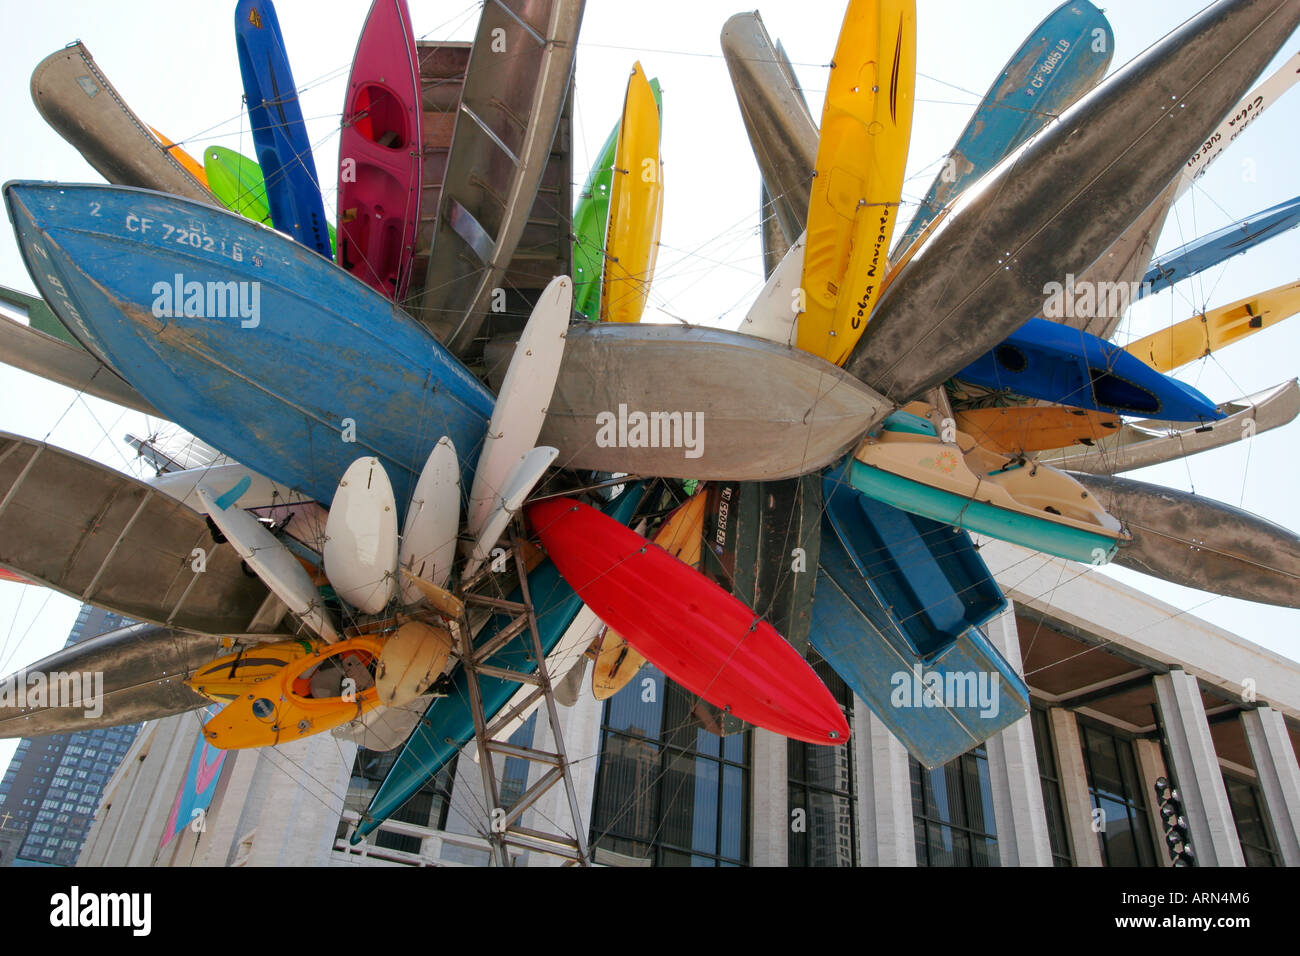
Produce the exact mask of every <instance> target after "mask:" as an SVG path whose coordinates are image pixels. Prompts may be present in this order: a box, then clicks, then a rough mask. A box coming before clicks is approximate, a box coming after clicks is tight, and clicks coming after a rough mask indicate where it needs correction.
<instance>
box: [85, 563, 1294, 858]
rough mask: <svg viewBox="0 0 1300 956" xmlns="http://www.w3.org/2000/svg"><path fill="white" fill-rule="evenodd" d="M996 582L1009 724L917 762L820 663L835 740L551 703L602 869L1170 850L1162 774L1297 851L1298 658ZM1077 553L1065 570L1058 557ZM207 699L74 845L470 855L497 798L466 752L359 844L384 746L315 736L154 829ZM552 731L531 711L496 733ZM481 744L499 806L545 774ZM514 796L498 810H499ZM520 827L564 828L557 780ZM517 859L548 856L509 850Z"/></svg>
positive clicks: (1038, 582)
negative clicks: (358, 828)
mask: <svg viewBox="0 0 1300 956" xmlns="http://www.w3.org/2000/svg"><path fill="white" fill-rule="evenodd" d="M981 553H982V554H983V556H984V558H985V560H986V561H987V562H988V564H989V566H990V568H991V569H992V570H993V571H994V573H995V575H996V576H997V577H998V579H999V582H1000V583H1001V584H1002V586H1003V589H1004V591H1005V592H1006V594H1007V596H1008V598H1009V599H1010V606H1009V608H1008V610H1007V611H1006V612H1005V613H1004V614H1002V615H1001V616H1000V617H998V618H996V619H995V620H994V621H992V622H990V624H989V626H988V632H989V636H990V637H991V638H992V640H993V641H994V643H995V644H996V645H997V646H998V648H999V649H1000V650H1001V652H1002V653H1003V654H1004V656H1005V657H1006V658H1007V659H1008V661H1009V662H1010V663H1011V664H1012V665H1013V666H1014V667H1015V669H1016V670H1017V671H1018V672H1020V673H1021V674H1022V675H1023V676H1024V677H1025V679H1026V681H1027V683H1028V685H1029V687H1030V690H1031V701H1032V709H1031V712H1030V713H1029V714H1028V715H1027V716H1026V717H1025V718H1023V719H1022V720H1020V721H1018V722H1016V723H1015V724H1013V725H1011V726H1010V727H1008V728H1007V729H1006V730H1004V731H1003V732H1002V733H999V734H997V735H996V736H994V737H992V738H990V739H989V740H987V741H986V742H985V743H984V744H982V745H981V746H979V747H976V748H974V749H972V750H971V751H969V752H968V753H965V754H963V755H962V756H961V757H959V758H957V759H956V760H953V761H951V762H950V763H948V764H947V765H945V766H942V767H937V768H931V769H927V768H924V767H922V766H921V765H920V764H919V763H917V761H916V760H915V759H913V758H912V757H911V756H909V754H908V752H907V750H906V749H905V748H904V747H903V745H902V744H901V743H899V741H898V740H897V739H896V738H895V737H894V736H893V735H892V734H891V733H890V732H889V730H888V728H887V727H886V725H885V723H884V722H883V721H882V720H881V719H880V718H879V717H877V716H876V715H875V714H873V713H872V712H871V711H870V710H868V709H867V708H866V706H865V705H864V704H863V703H862V702H861V701H860V700H857V699H856V698H855V697H854V695H853V694H852V693H851V692H850V691H849V690H848V689H847V688H845V687H844V686H843V684H842V683H841V682H840V681H839V680H838V678H836V677H835V675H834V674H833V673H832V672H830V671H829V670H828V669H827V668H826V667H825V665H822V664H820V663H818V662H816V661H814V665H815V666H816V667H817V668H818V670H819V673H821V674H822V676H823V678H824V679H826V681H827V684H828V686H829V687H830V688H831V690H832V692H834V693H835V694H836V695H837V697H838V699H839V700H840V701H841V703H842V706H844V708H845V710H846V713H847V714H848V716H849V719H850V724H851V727H852V738H851V740H850V742H849V744H848V745H847V746H845V747H817V746H812V745H805V744H800V743H795V742H792V741H788V740H786V739H785V738H782V737H779V736H777V735H775V734H772V733H769V732H767V731H763V730H758V729H745V730H743V731H742V732H741V733H737V734H730V735H727V736H719V734H718V733H716V732H715V731H717V730H718V729H720V728H719V727H718V725H717V723H716V721H715V715H713V714H711V712H710V710H709V709H708V708H701V707H698V706H696V704H697V702H696V701H695V699H694V698H692V697H691V696H690V695H689V694H688V693H687V692H685V691H684V690H682V689H681V688H679V687H676V686H674V685H673V684H672V683H671V682H668V681H666V680H665V679H664V677H663V675H662V674H660V673H658V672H657V671H655V670H654V669H653V668H651V667H647V668H646V669H644V670H643V671H642V672H641V673H639V674H638V675H637V678H636V679H635V680H634V681H633V682H632V683H631V684H630V685H628V687H627V688H625V689H624V690H623V691H621V692H620V693H619V694H618V695H616V696H615V697H613V698H611V699H610V700H609V701H607V702H603V703H602V702H598V701H596V700H594V699H593V698H592V697H591V695H590V692H589V691H586V692H584V693H583V694H582V696H581V697H580V698H579V699H578V701H577V702H576V703H575V704H574V705H573V706H572V707H564V708H561V709H560V714H561V728H562V733H563V738H564V745H565V748H566V751H567V753H568V754H569V757H570V760H571V766H572V769H573V776H574V781H575V786H576V789H577V793H578V803H579V807H580V810H581V814H580V815H581V817H582V826H583V829H584V832H585V833H586V836H587V839H588V841H589V845H590V847H591V853H592V857H593V860H594V861H595V862H596V863H599V864H604V865H613V866H787V865H795V866H852V865H869V866H871V865H894V866H1167V865H1169V864H1170V859H1171V857H1170V854H1169V852H1168V850H1167V844H1166V829H1165V826H1164V822H1163V820H1162V817H1161V813H1160V806H1159V804H1158V801H1157V798H1156V792H1155V785H1156V781H1157V780H1158V779H1160V778H1161V777H1166V778H1169V779H1170V780H1171V781H1172V782H1173V784H1174V785H1175V786H1176V787H1177V788H1178V790H1179V796H1180V799H1181V802H1182V808H1183V812H1184V815H1185V817H1186V819H1187V822H1188V824H1189V827H1190V831H1191V832H1190V844H1191V846H1192V848H1193V852H1194V854H1195V858H1196V860H1197V862H1198V863H1199V864H1201V865H1226V866H1247V865H1248V866H1279V865H1288V866H1294V865H1300V838H1298V834H1300V763H1298V762H1297V758H1296V753H1297V750H1300V664H1298V663H1297V662H1295V661H1292V660H1289V659H1286V658H1283V657H1280V656H1279V655H1276V654H1273V653H1272V652H1270V651H1267V650H1265V649H1263V648H1260V647H1258V646H1257V645H1254V644H1251V643H1250V642H1248V641H1246V640H1244V639H1242V638H1240V637H1237V636H1236V635H1233V634H1231V633H1229V632H1227V631H1225V630H1223V629H1221V628H1217V627H1215V626H1213V625H1211V624H1208V623H1206V622H1203V621H1199V620H1197V619H1195V618H1193V617H1191V616H1189V615H1187V614H1184V613H1181V612H1179V611H1178V609H1176V608H1173V607H1171V606H1169V605H1166V604H1162V603H1160V602H1158V601H1155V600H1153V599H1151V598H1150V597H1149V596H1148V595H1146V594H1144V593H1142V592H1141V591H1139V590H1136V589H1134V588H1132V587H1129V586H1127V585H1124V584H1121V583H1119V582H1116V581H1114V580H1112V579H1110V578H1108V577H1105V576H1104V575H1101V574H1097V573H1092V572H1089V571H1086V570H1085V571H1082V573H1081V570H1080V566H1076V565H1065V564H1063V563H1062V562H1059V561H1056V560H1053V559H1050V558H1045V557H1043V556H1042V555H1031V554H1029V552H1025V551H1022V550H1020V549H1017V548H1014V547H1012V546H1010V545H1003V544H1001V543H998V542H987V543H985V545H984V548H983V551H982V552H981ZM1066 571H1068V572H1069V573H1063V572H1066ZM199 723H200V721H199V719H198V717H197V716H196V715H193V714H189V715H181V716H180V717H174V718H169V720H167V721H159V722H156V723H155V724H151V725H148V728H149V729H148V730H147V731H146V733H145V734H143V735H142V736H141V739H140V740H138V741H137V744H136V747H135V749H134V750H133V752H132V755H131V757H130V759H129V760H128V761H127V762H126V763H125V764H124V765H123V768H122V769H121V771H119V773H118V775H117V776H116V777H115V779H114V781H113V783H112V784H111V785H110V793H109V795H108V796H107V797H106V799H105V803H104V805H102V806H101V808H100V811H99V813H98V815H97V817H96V822H95V826H94V829H93V831H92V834H91V837H90V839H89V840H88V841H87V847H86V851H85V853H83V855H82V858H81V861H80V863H81V865H102V864H125V863H134V864H143V865H149V864H156V865H166V864H171V865H241V864H289V863H292V864H310V865H331V866H431V865H444V866H446V865H451V866H456V865H484V864H486V863H487V862H488V860H489V849H488V847H489V844H488V842H487V840H486V839H485V837H486V836H487V834H488V833H489V830H490V826H491V819H492V812H491V811H492V809H493V808H491V807H488V806H487V801H486V800H485V799H484V797H483V793H484V787H483V783H482V777H483V775H482V773H481V770H480V768H479V767H478V765H477V756H476V753H475V752H474V748H473V747H472V746H471V747H470V748H468V749H467V750H466V751H465V752H463V753H462V754H461V755H460V756H459V758H458V759H457V761H456V762H455V765H454V766H453V767H451V768H448V769H447V770H445V771H444V772H443V773H442V774H441V775H439V777H438V778H437V779H435V780H432V781H430V782H429V783H428V784H426V786H425V787H424V788H423V789H422V791H421V792H420V793H419V794H417V795H416V797H414V798H413V799H412V800H411V801H409V802H408V803H407V805H406V806H405V807H403V808H402V810H401V811H400V812H399V813H397V814H396V815H395V816H394V817H393V818H392V819H390V820H389V821H387V822H385V823H384V824H383V826H382V827H381V828H380V829H379V830H377V831H376V832H375V833H373V834H371V836H370V837H369V839H368V840H366V841H365V842H364V843H362V844H361V845H360V846H357V847H352V846H351V845H350V844H349V841H348V837H349V836H350V834H351V833H352V831H353V829H354V827H355V824H356V822H357V820H358V819H359V815H360V813H361V812H362V811H363V810H364V808H365V807H366V805H367V804H368V802H369V799H370V796H371V795H372V794H373V793H374V790H375V788H376V787H377V785H378V781H379V780H380V779H382V777H383V775H384V773H385V772H386V771H387V767H388V766H389V765H390V763H391V760H392V755H391V754H388V755H385V754H377V753H371V752H368V751H364V750H362V751H358V749H357V748H356V747H355V746H354V745H352V744H349V743H346V742H344V741H341V740H338V739H335V738H333V737H331V736H329V735H320V736H317V737H313V738H309V739H307V740H303V741H300V742H298V743H296V744H293V745H291V746H286V747H281V748H275V749H267V750H262V751H243V752H236V753H232V754H229V755H227V759H226V762H225V766H224V767H223V769H222V771H221V780H220V782H219V784H218V785H217V788H216V797H215V799H214V800H213V802H212V804H211V807H210V808H209V809H208V811H207V813H206V819H205V821H204V826H203V827H200V828H191V829H190V830H186V832H185V833H184V834H183V835H182V836H181V837H180V838H179V839H177V840H173V841H172V843H171V844H168V846H167V848H166V849H160V847H161V846H162V843H161V839H162V829H163V827H164V823H163V820H162V818H163V817H164V816H165V813H164V812H163V808H165V807H166V806H168V805H171V804H172V803H173V802H174V797H175V795H176V792H177V787H178V786H180V784H181V782H182V781H183V778H184V765H185V762H186V757H187V755H188V754H189V753H190V751H191V750H192V749H193V747H194V743H195V741H196V739H197V728H198V726H199ZM511 742H512V743H514V744H516V745H520V746H533V747H535V748H538V749H541V750H546V749H550V748H551V747H552V741H551V734H550V727H549V722H548V721H547V719H546V715H545V712H544V711H542V712H540V713H538V714H537V715H536V716H535V717H534V718H532V719H530V720H529V721H527V722H525V723H524V724H523V725H521V726H520V727H519V728H518V729H517V730H516V731H515V732H514V734H513V736H512V737H511ZM493 759H494V769H495V771H496V776H497V780H498V781H500V782H501V785H500V791H501V796H502V802H503V803H506V804H508V805H509V804H511V803H512V802H513V801H514V800H517V799H519V798H520V796H521V795H523V794H526V793H527V791H528V789H529V788H530V787H532V786H533V785H534V784H535V783H536V782H537V781H538V779H539V778H540V777H541V775H542V773H543V772H544V768H543V767H541V766H539V765H536V764H530V763H529V762H527V761H524V760H521V759H519V758H518V757H508V756H501V755H498V756H496V757H494V758H493ZM506 809H509V806H507V808H506ZM521 822H522V825H523V826H524V827H526V828H528V829H530V830H533V831H536V832H557V831H558V832H566V833H571V832H572V829H573V827H572V823H571V822H570V817H569V812H568V803H567V799H566V795H565V792H564V789H563V788H562V787H554V788H552V789H550V790H548V791H547V792H545V793H544V794H542V796H541V797H540V798H539V799H537V800H536V801H534V802H531V803H530V804H529V805H528V809H527V810H526V811H524V813H523V816H522V818H521ZM512 859H513V861H514V862H515V863H516V864H517V865H558V864H559V863H560V862H561V861H560V860H559V859H558V858H556V857H553V856H550V855H546V854H543V853H539V852H536V851H528V850H525V851H512Z"/></svg>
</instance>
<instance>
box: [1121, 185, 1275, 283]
mask: <svg viewBox="0 0 1300 956" xmlns="http://www.w3.org/2000/svg"><path fill="white" fill-rule="evenodd" d="M1296 226H1300V196H1297V197H1296V198H1295V199H1292V200H1289V201H1287V202H1283V203H1278V204H1277V205H1276V206H1273V207H1271V208H1269V209H1265V210H1264V211H1263V212H1260V213H1256V214H1255V215H1253V216H1247V217H1246V218H1245V219H1241V220H1238V221H1237V222H1234V223H1233V224H1232V225H1231V226H1224V227H1223V228H1222V229H1219V230H1217V231H1215V232H1212V233H1210V234H1209V235H1207V236H1202V237H1201V238H1200V239H1195V240H1193V241H1192V242H1189V243H1187V244H1186V245H1185V246H1180V247H1179V248H1177V249H1175V250H1174V251H1173V252H1170V253H1168V254H1167V255H1163V256H1160V257H1159V258H1157V259H1156V260H1155V261H1154V262H1152V263H1151V268H1150V270H1148V272H1147V274H1146V275H1145V276H1143V277H1142V285H1141V287H1140V288H1139V289H1138V298H1139V299H1140V298H1142V297H1143V296H1145V295H1149V294H1151V293H1154V292H1159V291H1160V290H1161V289H1165V288H1168V287H1169V286H1172V285H1174V284H1175V283H1177V282H1182V281H1183V280H1184V279H1190V278H1191V277H1192V276H1194V275H1196V274H1197V273H1198V272H1204V271H1205V270H1206V269H1209V268H1210V267H1212V266H1217V265H1218V264H1219V263H1220V262H1223V261H1225V260H1227V259H1231V258H1232V257H1233V256H1239V255H1241V254H1242V253H1243V252H1245V251H1247V250H1248V249H1250V248H1252V247H1254V246H1257V245H1259V244H1260V243H1261V242H1266V241H1267V240H1269V239H1272V238H1273V237H1274V236H1277V235H1281V234H1282V233H1284V232H1286V231H1287V230H1288V229H1294V228H1295V227H1296Z"/></svg>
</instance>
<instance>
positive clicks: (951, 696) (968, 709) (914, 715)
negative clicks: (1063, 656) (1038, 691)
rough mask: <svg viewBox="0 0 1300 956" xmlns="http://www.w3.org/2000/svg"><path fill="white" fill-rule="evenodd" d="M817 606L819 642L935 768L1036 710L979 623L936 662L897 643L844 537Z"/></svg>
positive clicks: (834, 550)
mask: <svg viewBox="0 0 1300 956" xmlns="http://www.w3.org/2000/svg"><path fill="white" fill-rule="evenodd" d="M831 537H832V536H831V535H827V536H826V538H828V539H829V538H831ZM812 612H813V623H812V643H813V646H814V647H815V648H817V651H818V652H819V653H820V654H821V655H822V657H823V658H825V659H826V662H827V663H828V664H829V665H830V666H831V667H832V668H833V669H834V670H835V672H836V673H837V674H839V675H840V677H841V678H842V679H843V680H844V683H846V684H848V686H849V687H850V688H851V689H852V690H853V692H854V693H855V694H857V695H858V696H859V697H861V698H862V700H863V701H865V702H866V704H867V706H868V707H870V708H871V711H872V713H874V714H875V715H876V716H877V717H878V718H880V720H881V722H882V723H884V725H885V726H886V727H888V728H889V730H890V732H891V733H893V735H894V736H895V737H897V738H898V739H899V740H900V741H902V743H903V746H905V747H906V748H907V749H908V751H909V752H910V753H911V754H912V756H914V757H915V758H916V759H917V760H919V761H920V762H921V763H922V764H923V765H924V766H926V767H928V768H932V767H938V766H942V765H943V764H945V763H947V762H948V761H949V760H952V759H953V758H954V757H957V756H959V755H960V754H963V753H965V752H966V751H968V750H970V749H971V748H972V747H975V746H977V745H979V744H981V743H983V742H984V741H985V740H987V739H988V738H989V737H992V736H993V735H994V734H996V733H998V732H999V731H1001V730H1003V729H1005V728H1006V727H1008V726H1010V725H1011V724H1013V723H1015V722H1016V721H1017V720H1020V719H1021V718H1022V717H1024V716H1025V714H1027V713H1028V712H1029V688H1028V687H1027V686H1026V685H1025V682H1024V681H1023V680H1022V679H1021V678H1020V676H1019V675H1018V674H1016V672H1015V671H1014V670H1013V669H1012V668H1011V665H1010V664H1008V663H1007V661H1006V659H1005V658H1004V657H1003V656H1002V655H1001V654H1000V653H998V650H997V648H995V647H994V646H993V644H992V642H990V641H989V639H988V637H987V636H985V635H984V634H983V633H982V632H981V631H980V630H979V629H978V628H972V629H971V630H969V631H967V632H966V633H965V634H963V635H962V636H961V637H959V638H958V639H957V640H956V641H955V642H954V643H953V645H952V646H951V647H950V648H949V649H948V651H947V653H945V654H944V655H943V656H942V657H940V658H939V659H937V660H934V661H930V662H923V661H922V660H920V659H919V658H918V657H917V656H916V654H914V653H912V652H911V651H910V650H908V649H906V648H899V647H898V646H896V644H894V643H891V641H890V637H889V636H890V635H891V634H892V633H894V631H895V627H894V622H893V621H892V620H891V619H890V617H889V615H888V614H886V613H885V612H884V609H883V608H881V607H880V605H879V604H878V603H877V602H876V600H875V598H874V596H873V595H872V593H871V590H870V589H869V588H868V587H867V586H866V582H865V580H864V579H863V578H862V576H861V575H860V574H859V573H858V571H857V568H856V567H855V566H854V564H853V562H852V561H851V560H850V559H849V556H848V554H847V553H846V552H844V551H843V550H842V548H841V547H840V544H839V541H838V540H834V541H829V540H823V542H822V564H821V567H820V568H819V569H818V571H817V592H816V597H814V599H813V608H812Z"/></svg>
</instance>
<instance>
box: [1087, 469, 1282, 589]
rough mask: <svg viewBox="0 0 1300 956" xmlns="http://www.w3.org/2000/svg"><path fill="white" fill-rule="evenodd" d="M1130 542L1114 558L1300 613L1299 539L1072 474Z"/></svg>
mask: <svg viewBox="0 0 1300 956" xmlns="http://www.w3.org/2000/svg"><path fill="white" fill-rule="evenodd" d="M1074 477H1075V478H1076V479H1078V481H1079V482H1080V483H1081V484H1082V485H1083V486H1084V487H1085V488H1087V489H1088V490H1089V492H1091V493H1092V494H1093V495H1094V496H1095V497H1096V498H1097V500H1098V501H1099V502H1100V503H1101V505H1102V506H1103V507H1104V508H1105V509H1106V510H1107V511H1109V512H1110V513H1111V514H1112V515H1114V516H1115V517H1116V518H1118V519H1119V521H1120V522H1121V523H1122V524H1123V525H1124V527H1125V529H1126V530H1127V531H1128V532H1129V534H1130V535H1131V536H1132V540H1131V541H1129V542H1127V543H1123V542H1121V544H1120V548H1119V551H1118V552H1117V553H1116V555H1115V557H1114V558H1113V559H1112V560H1114V562H1115V563H1116V564H1118V565H1120V566H1121V567H1125V568H1132V569H1133V570H1134V571H1142V572H1143V573H1145V574H1150V575H1153V576H1155V577H1158V578H1162V579H1164V580H1166V581H1172V582H1173V583H1174V584H1181V585H1183V586H1184V587H1189V588H1196V589H1198V590H1201V591H1209V592H1210V593H1211V594H1222V595H1225V596H1227V597H1235V598H1241V599H1242V600H1243V601H1258V602H1259V603H1261V604H1276V605H1278V606H1280V607H1300V537H1297V536H1296V535H1295V534H1294V533H1292V532H1291V531H1288V530H1287V529H1286V528H1283V527H1280V526H1279V525H1275V524H1273V523H1272V522H1271V521H1267V520H1265V519H1264V518H1261V517H1259V516H1258V515H1253V514H1251V513H1250V512H1248V511H1243V510H1241V509H1240V508H1234V507H1233V506H1232V505H1229V504H1224V503H1223V502H1221V501H1215V500H1214V499H1212V498H1205V497H1202V496H1201V495H1194V494H1190V493H1188V492H1185V491H1178V490H1176V489H1173V488H1165V487H1162V486H1160V485H1152V484H1148V483H1147V482H1144V481H1134V480H1132V479H1131V478H1114V477H1104V476H1100V475H1086V474H1082V473H1076V474H1074Z"/></svg>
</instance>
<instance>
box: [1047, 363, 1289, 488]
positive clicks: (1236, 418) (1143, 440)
mask: <svg viewBox="0 0 1300 956" xmlns="http://www.w3.org/2000/svg"><path fill="white" fill-rule="evenodd" d="M1219 411H1220V412H1221V413H1222V414H1223V415H1224V417H1223V418H1222V419H1221V420H1220V421H1217V422H1213V423H1211V424H1208V425H1202V426H1200V427H1198V428H1184V429H1173V428H1170V427H1169V426H1168V424H1166V423H1165V422H1156V421H1137V422H1128V423H1126V424H1124V425H1121V426H1120V428H1119V431H1118V432H1116V433H1115V434H1114V435H1110V436H1108V437H1106V438H1104V439H1102V440H1101V441H1099V442H1097V443H1096V444H1095V445H1093V446H1092V447H1091V448H1084V447H1081V446H1075V447H1073V448H1060V449H1056V450H1054V451H1047V452H1043V453H1042V454H1041V455H1039V456H1038V458H1039V460H1040V461H1042V462H1044V463H1046V464H1049V465H1051V466H1053V467H1054V468H1065V469H1068V470H1070V471H1081V472H1088V473H1090V474H1094V475H1110V474H1115V473H1118V472H1123V471H1132V470H1134V469H1135V468H1146V467H1149V466H1150V465H1159V464H1163V463H1164V462H1167V461H1175V460H1177V459H1179V458H1186V457H1187V456H1189V455H1195V454H1196V453H1197V452H1202V451H1209V450H1210V449H1211V448H1222V447H1223V446H1224V445H1230V444H1232V443H1233V442H1238V441H1242V440H1244V439H1247V438H1251V437H1253V436H1255V435H1258V434H1259V433H1260V432H1266V431H1268V430H1270V429H1273V428H1280V427H1281V426H1283V425H1289V424H1290V423H1291V422H1293V421H1294V420H1295V418H1296V416H1297V415H1300V382H1297V381H1296V380H1295V379H1291V381H1289V382H1284V383H1282V384H1281V385H1275V386H1274V387H1273V388H1270V389H1267V390H1265V391H1263V392H1256V393H1255V394H1254V395H1247V396H1246V397H1245V398H1239V399H1236V400H1235V401H1231V402H1224V403H1223V404H1222V405H1220V406H1219Z"/></svg>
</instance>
